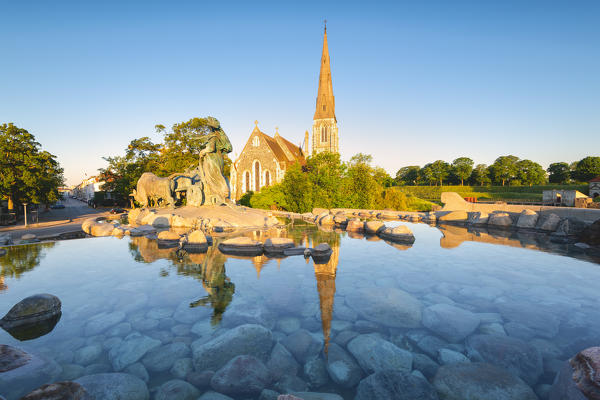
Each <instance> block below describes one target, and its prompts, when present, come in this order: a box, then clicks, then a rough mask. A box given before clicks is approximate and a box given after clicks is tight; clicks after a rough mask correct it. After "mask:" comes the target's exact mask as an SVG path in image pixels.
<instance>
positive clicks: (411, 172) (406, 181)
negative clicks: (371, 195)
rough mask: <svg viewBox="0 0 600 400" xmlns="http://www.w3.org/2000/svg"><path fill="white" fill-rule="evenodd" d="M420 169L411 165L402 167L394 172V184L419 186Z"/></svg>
mask: <svg viewBox="0 0 600 400" xmlns="http://www.w3.org/2000/svg"><path fill="white" fill-rule="evenodd" d="M420 169H421V167H419V166H418V165H411V166H408V167H402V168H400V169H399V170H398V172H396V179H395V181H396V184H397V185H418V184H419V170H420Z"/></svg>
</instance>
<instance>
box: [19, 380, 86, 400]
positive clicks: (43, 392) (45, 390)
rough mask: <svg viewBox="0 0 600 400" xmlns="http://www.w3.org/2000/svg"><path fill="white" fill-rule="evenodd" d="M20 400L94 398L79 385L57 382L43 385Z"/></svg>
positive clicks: (80, 399) (84, 399)
mask: <svg viewBox="0 0 600 400" xmlns="http://www.w3.org/2000/svg"><path fill="white" fill-rule="evenodd" d="M20 400H94V398H93V397H92V396H90V395H89V394H88V392H87V391H86V390H85V389H84V388H83V386H81V385H80V384H78V383H75V382H56V383H50V384H48V385H43V386H41V387H40V388H39V389H36V390H34V391H33V392H31V393H29V394H27V395H25V396H23V397H21V399H20Z"/></svg>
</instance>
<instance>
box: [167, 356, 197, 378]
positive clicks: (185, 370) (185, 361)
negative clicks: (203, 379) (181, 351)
mask: <svg viewBox="0 0 600 400" xmlns="http://www.w3.org/2000/svg"><path fill="white" fill-rule="evenodd" d="M193 370H194V362H193V361H192V359H191V358H189V357H186V358H180V359H179V360H176V361H175V363H174V364H173V366H172V367H171V370H170V371H169V372H170V373H171V375H173V376H174V377H175V378H179V379H184V378H185V377H186V376H187V375H188V374H189V373H190V372H192V371H193Z"/></svg>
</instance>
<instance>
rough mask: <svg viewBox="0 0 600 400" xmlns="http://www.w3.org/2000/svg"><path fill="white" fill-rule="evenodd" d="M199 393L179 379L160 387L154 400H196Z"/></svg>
mask: <svg viewBox="0 0 600 400" xmlns="http://www.w3.org/2000/svg"><path fill="white" fill-rule="evenodd" d="M198 396H200V391H199V390H198V389H196V388H195V387H194V386H192V385H190V384H189V383H187V382H186V381H182V380H181V379H173V380H170V381H168V382H165V383H163V384H162V385H160V387H159V388H158V390H157V391H156V394H155V395H154V400H196V399H197V398H198Z"/></svg>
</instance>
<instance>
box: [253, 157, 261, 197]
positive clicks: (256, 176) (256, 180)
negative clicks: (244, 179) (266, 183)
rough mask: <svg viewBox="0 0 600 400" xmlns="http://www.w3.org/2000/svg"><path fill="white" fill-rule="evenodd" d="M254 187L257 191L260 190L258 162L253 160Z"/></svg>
mask: <svg viewBox="0 0 600 400" xmlns="http://www.w3.org/2000/svg"><path fill="white" fill-rule="evenodd" d="M254 188H255V191H256V192H258V191H259V190H260V164H259V163H258V161H254Z"/></svg>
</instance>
